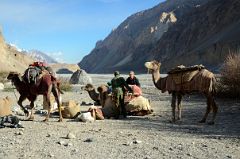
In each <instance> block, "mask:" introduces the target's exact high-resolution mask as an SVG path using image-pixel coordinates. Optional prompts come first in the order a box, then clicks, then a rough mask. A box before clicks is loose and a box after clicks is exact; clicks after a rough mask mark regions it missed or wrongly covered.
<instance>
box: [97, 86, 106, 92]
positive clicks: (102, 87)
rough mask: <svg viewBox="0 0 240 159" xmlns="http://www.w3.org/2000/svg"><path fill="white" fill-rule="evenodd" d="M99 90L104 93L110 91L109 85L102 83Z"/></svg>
mask: <svg viewBox="0 0 240 159" xmlns="http://www.w3.org/2000/svg"><path fill="white" fill-rule="evenodd" d="M97 90H98V92H99V93H104V92H107V91H108V86H106V85H101V86H99V87H98V88H97Z"/></svg>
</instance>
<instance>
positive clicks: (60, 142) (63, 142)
mask: <svg viewBox="0 0 240 159" xmlns="http://www.w3.org/2000/svg"><path fill="white" fill-rule="evenodd" d="M58 144H60V145H66V143H65V141H59V142H58Z"/></svg>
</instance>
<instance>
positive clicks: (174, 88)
mask: <svg viewBox="0 0 240 159" xmlns="http://www.w3.org/2000/svg"><path fill="white" fill-rule="evenodd" d="M160 66H161V63H159V62H157V61H151V62H146V63H145V67H146V68H148V70H149V71H150V72H151V74H152V79H153V83H154V85H155V87H156V88H157V89H159V90H161V91H162V93H164V92H166V91H168V92H169V93H171V94H172V104H171V106H172V122H175V121H176V118H175V109H176V104H177V109H178V117H177V120H180V119H181V102H182V97H183V95H185V94H188V93H192V92H201V93H203V94H204V95H205V96H206V98H207V109H206V113H205V115H204V116H203V118H202V120H200V121H199V122H200V123H205V122H206V119H207V116H208V114H209V112H210V111H211V110H212V111H213V117H212V120H211V121H210V122H209V124H210V125H212V124H214V121H215V118H216V114H217V111H218V106H217V105H216V102H215V100H214V93H215V84H216V79H215V77H214V74H213V73H212V72H210V71H208V70H207V69H199V70H195V72H193V75H192V77H191V80H188V81H184V80H183V77H184V75H185V74H184V72H180V76H178V77H180V83H176V81H174V74H168V76H166V77H164V78H161V76H160ZM185 73H186V72H185ZM187 73H189V72H187ZM190 73H191V72H190ZM175 75H179V74H175ZM175 77H176V76H175ZM176 102H177V103H176Z"/></svg>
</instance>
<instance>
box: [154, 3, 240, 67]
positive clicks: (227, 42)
mask: <svg viewBox="0 0 240 159" xmlns="http://www.w3.org/2000/svg"><path fill="white" fill-rule="evenodd" d="M239 16H240V2H239V1H238V0H211V1H209V2H208V3H207V4H206V5H203V6H199V7H198V8H196V9H194V10H192V11H191V12H190V13H188V14H186V15H184V16H182V17H179V23H176V24H175V25H174V26H172V27H170V28H169V30H168V32H167V33H166V34H164V35H163V37H162V38H161V39H160V40H159V41H158V42H157V45H156V46H155V47H154V49H153V50H152V51H151V53H152V56H153V58H154V59H159V60H161V61H163V65H162V66H163V70H167V69H169V68H171V67H174V66H176V65H178V64H185V65H191V64H197V63H202V64H204V65H206V66H207V67H210V68H211V69H212V70H215V71H218V70H219V69H220V67H221V65H222V63H223V61H224V59H225V57H226V55H227V54H228V53H229V51H231V52H237V51H238V49H239V47H240V19H239ZM179 30H180V31H179ZM188 59H191V60H188Z"/></svg>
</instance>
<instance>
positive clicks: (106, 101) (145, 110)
mask: <svg viewBox="0 0 240 159" xmlns="http://www.w3.org/2000/svg"><path fill="white" fill-rule="evenodd" d="M97 90H98V92H99V94H100V100H101V105H102V107H103V108H102V110H103V112H104V115H105V114H108V116H110V117H113V115H117V114H118V109H117V108H116V106H115V104H114V101H113V99H112V96H111V95H110V94H109V92H108V86H106V85H101V86H99V87H98V88H97ZM127 98H128V100H130V101H129V102H127V101H126V100H125V106H126V110H127V114H128V115H133V116H144V115H147V114H151V113H152V112H153V110H152V109H151V106H150V102H149V100H148V99H146V98H144V97H143V96H138V97H135V96H134V95H125V99H127Z"/></svg>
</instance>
